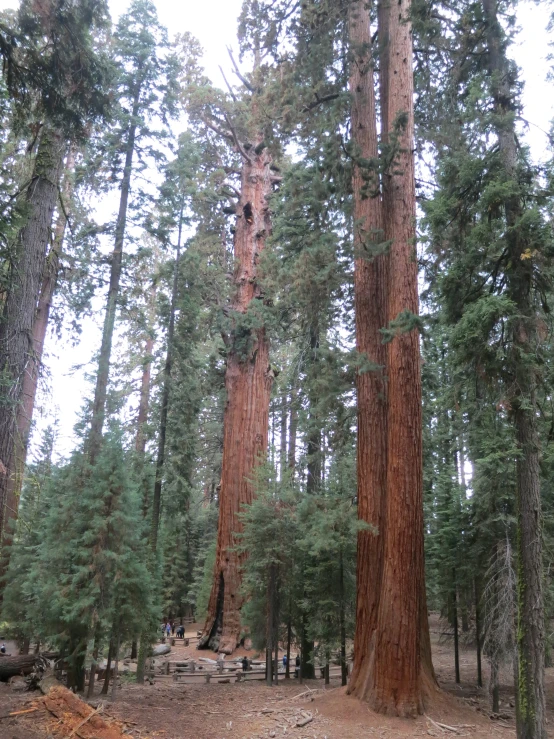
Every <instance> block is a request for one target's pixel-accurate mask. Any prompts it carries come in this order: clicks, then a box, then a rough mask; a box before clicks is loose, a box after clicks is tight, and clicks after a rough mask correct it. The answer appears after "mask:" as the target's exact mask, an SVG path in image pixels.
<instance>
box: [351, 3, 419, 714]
mask: <svg viewBox="0 0 554 739" xmlns="http://www.w3.org/2000/svg"><path fill="white" fill-rule="evenodd" d="M351 13H352V15H351V33H352V34H353V49H354V51H355V52H356V50H357V49H358V52H357V54H356V56H357V55H361V56H362V59H361V61H358V63H356V60H354V64H353V67H352V78H351V89H352V91H353V102H352V105H353V127H352V128H353V132H354V135H356V133H357V134H358V135H359V136H360V140H361V141H362V142H364V143H363V145H360V149H361V152H362V156H363V157H364V159H368V158H370V157H372V156H374V152H375V146H374V142H375V141H376V125H375V124H374V120H375V112H374V111H375V103H374V93H373V85H372V80H371V79H369V81H368V80H367V79H366V78H367V77H369V78H371V76H372V75H371V59H370V49H371V38H370V32H369V8H368V7H367V6H366V5H365V4H362V3H361V2H360V3H354V4H353V7H352V11H351ZM409 13H410V2H409V0H399V2H397V3H394V4H392V3H391V4H387V3H383V4H382V5H381V6H380V12H379V36H380V44H381V49H382V55H381V62H380V69H381V77H382V79H381V106H382V109H381V120H382V124H383V126H384V127H383V132H384V138H385V139H386V140H388V139H389V133H390V129H391V127H392V126H393V125H394V128H395V139H396V147H397V150H396V156H395V161H394V163H393V164H392V165H391V166H390V168H389V171H388V172H386V173H385V174H384V177H383V206H382V207H383V214H382V216H381V215H380V212H379V210H378V208H377V198H376V197H374V198H373V199H372V201H373V202H374V211H372V212H369V210H365V209H364V210H362V215H361V217H360V218H359V219H356V223H365V224H367V225H366V231H371V226H372V225H373V224H377V225H378V229H383V230H384V235H385V238H386V239H387V240H388V241H389V243H390V250H389V255H388V265H387V267H388V269H385V268H384V267H383V272H382V273H381V275H380V279H377V280H376V279H375V276H374V275H372V277H373V280H372V279H371V277H368V278H366V279H368V280H371V281H370V285H373V291H374V295H375V294H376V297H374V298H373V300H371V301H369V305H367V304H366V306H365V309H364V308H362V306H361V305H360V306H359V307H358V308H357V313H360V314H361V315H360V317H359V319H358V326H359V325H360V324H361V326H362V327H361V328H358V336H359V337H360V338H359V339H358V342H359V346H360V347H361V348H363V347H364V345H365V346H368V347H369V349H370V350H371V351H372V353H371V354H370V353H369V351H367V350H366V353H367V354H368V357H369V359H370V361H371V362H372V363H374V364H376V365H383V364H385V365H386V366H387V368H388V372H387V378H388V386H387V388H386V391H387V400H388V405H387V406H385V408H384V409H382V411H381V415H379V416H377V411H376V409H375V406H377V407H378V403H383V400H382V398H383V392H382V390H381V391H380V392H377V393H376V392H375V390H374V389H373V393H375V394H376V395H377V402H375V401H374V407H373V408H372V409H368V408H367V405H365V406H362V409H361V410H360V416H361V415H362V413H363V414H364V415H365V419H361V418H360V421H359V423H360V432H359V433H360V441H359V450H358V453H359V461H358V464H359V493H358V494H359V503H360V504H361V507H360V515H361V516H362V518H364V520H369V521H370V522H371V523H373V524H374V525H375V523H376V522H377V526H378V529H379V535H378V537H377V540H376V541H372V540H368V542H367V549H366V550H365V551H364V547H363V545H361V546H360V547H359V551H358V558H359V559H358V561H359V570H358V589H359V593H358V608H357V616H358V623H357V633H356V643H355V671H354V674H353V677H352V682H351V692H354V693H355V694H356V695H358V696H359V697H361V698H363V699H365V700H367V701H368V702H369V703H370V705H371V706H372V707H373V708H374V709H375V710H377V711H379V712H381V713H385V714H391V715H398V716H415V715H417V714H418V713H421V712H422V711H423V680H422V669H421V668H422V665H423V666H424V668H425V672H426V673H429V675H430V676H432V667H431V665H430V642H429V634H428V627H427V613H426V607H425V590H424V587H425V585H424V555H423V480H422V429H421V423H422V420H421V375H420V358H419V334H418V332H417V330H416V328H415V326H414V323H415V321H414V317H415V316H416V315H417V313H418V294H417V259H416V254H415V181H414V162H413V74H412V45H411V26H410V23H409ZM356 16H357V19H356ZM364 53H365V67H364V66H363V61H364ZM360 69H368V70H369V71H368V72H366V73H365V74H364V75H361V74H360ZM362 90H363V93H364V94H363V95H362ZM364 100H365V101H366V102H365V107H364V112H365V116H364V117H363V119H362V120H364V121H367V124H366V125H367V126H368V127H370V129H371V130H370V131H369V132H365V135H364V136H363V137H362V134H361V133H360V131H359V127H360V125H362V128H363V122H362V123H360V122H359V121H360V119H361V116H360V113H359V112H358V110H357V106H358V105H360V104H361V103H363V102H364ZM354 121H356V122H355V123H354ZM390 141H391V142H392V141H393V139H392V137H390ZM366 152H367V153H366ZM358 176H360V175H358ZM360 184H361V186H362V188H363V178H362V181H361V182H360V181H358V182H357V183H356V185H357V187H356V188H355V203H356V201H357V200H358V199H360V202H359V203H357V205H355V207H360V208H361V207H362V206H363V195H364V191H363V189H360ZM374 189H375V188H374ZM366 208H368V206H367V205H366ZM380 217H381V220H380V221H379V220H378V219H379V218H380ZM373 228H374V229H375V226H374V227H373ZM358 239H359V237H358ZM381 240H382V239H381ZM365 241H366V242H367V241H369V239H367V237H366V239H365ZM358 243H359V240H358ZM383 261H385V260H383ZM376 262H377V260H375V261H374V263H373V264H372V265H371V267H373V268H374V269H375V270H376V267H374V265H375V264H376ZM375 285H376V286H375ZM387 287H388V293H387V292H386V290H387ZM383 289H384V290H385V293H384V294H382V293H380V292H379V290H383ZM367 290H368V288H366V293H367ZM360 293H361V296H363V294H364V291H363V290H362V289H361V288H358V289H357V290H356V298H357V299H358V296H359V295H360ZM384 305H386V315H383V306H384ZM378 309H380V313H378V312H377V311H378ZM367 311H370V312H369V314H367V313H366V312H367ZM383 319H384V320H383ZM394 323H396V325H398V329H396V331H395V333H394V335H392V336H391V340H390V342H389V344H388V347H387V352H386V357H385V358H384V359H382V358H381V356H382V355H381V354H379V353H378V352H379V351H380V347H379V346H375V345H374V341H375V339H373V337H374V336H376V335H378V332H379V329H381V328H382V327H383V326H389V327H390V326H391V324H393V325H394ZM361 337H364V339H363V341H364V344H362V342H361V340H360V339H361ZM380 340H381V339H380V337H379V338H378V339H377V341H378V342H379V341H380ZM371 379H373V378H370V380H366V382H367V383H368V384H369V382H370V381H371ZM359 384H362V383H359ZM359 393H360V391H359ZM370 393H371V390H370V389H368V386H367V385H366V387H364V386H363V384H362V391H361V395H362V403H363V402H364V399H365V397H366V394H367V395H369V394H370ZM374 397H375V396H374ZM369 419H371V420H372V422H373V424H374V425H373V429H374V433H373V436H370V434H369V429H371V428H372V426H371V424H369V423H368V420H369ZM376 419H379V421H380V422H379V425H377V420H376ZM364 423H366V424H367V425H366V426H365V429H364ZM366 434H367V436H366ZM385 436H386V442H385V440H384V437H385ZM376 445H377V447H376ZM366 455H368V456H369V455H372V457H370V459H371V461H372V462H373V459H374V460H375V462H374V465H375V466H374V467H373V469H372V470H368V471H367V472H366V475H370V478H369V479H370V480H371V487H369V485H368V482H367V477H365V476H362V477H361V479H360V474H361V472H362V470H364V469H366V470H367V469H368V467H370V466H372V465H371V463H370V464H368V463H367V462H366V463H364V457H365V456H366ZM383 458H384V459H385V460H386V472H385V471H384V470H383V467H382V465H383V461H382V460H383ZM385 475H386V477H385ZM383 490H385V491H386V492H383Z"/></svg>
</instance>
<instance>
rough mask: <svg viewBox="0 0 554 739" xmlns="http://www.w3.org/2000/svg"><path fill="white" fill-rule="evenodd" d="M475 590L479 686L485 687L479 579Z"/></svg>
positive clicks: (475, 583)
mask: <svg viewBox="0 0 554 739" xmlns="http://www.w3.org/2000/svg"><path fill="white" fill-rule="evenodd" d="M474 590H475V641H476V642H477V685H478V686H479V687H480V688H482V687H483V669H482V661H481V598H480V596H479V590H478V586H477V578H475V580H474Z"/></svg>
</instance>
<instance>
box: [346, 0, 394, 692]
mask: <svg viewBox="0 0 554 739" xmlns="http://www.w3.org/2000/svg"><path fill="white" fill-rule="evenodd" d="M350 45H351V73H350V93H351V106H352V110H351V118H352V137H353V141H354V145H355V152H356V157H358V158H360V159H363V160H366V161H369V160H371V159H374V160H375V159H376V158H377V156H378V145H377V143H378V142H377V115H376V107H375V88H374V74H373V58H372V53H371V30H370V10H369V7H367V5H366V3H365V2H364V0H359V1H358V2H353V3H352V5H351V7H350ZM379 190H380V183H379V178H378V173H377V172H374V171H370V170H367V169H366V168H364V167H363V166H361V165H355V166H354V171H353V178H352V191H353V195H354V249H355V258H356V261H355V272H354V290H355V293H354V294H355V309H356V345H357V350H358V352H359V353H360V355H361V357H362V358H363V362H364V363H365V362H367V363H368V367H362V368H361V370H360V371H359V372H358V375H357V378H356V385H357V399H358V462H357V468H358V471H357V475H358V516H359V518H360V519H361V520H362V521H365V522H366V523H368V524H370V525H371V526H372V527H373V529H372V530H371V531H369V530H366V531H361V532H360V533H359V534H358V555H357V560H358V562H357V600H356V633H355V638H354V669H353V672H352V677H351V680H350V687H349V692H351V693H353V694H354V695H356V696H357V697H358V698H362V699H365V698H366V697H367V691H368V690H369V680H370V671H371V665H372V653H373V649H374V636H375V629H376V626H377V612H378V607H379V596H380V591H381V576H382V569H383V542H384V536H385V520H384V514H385V507H384V501H385V497H386V473H387V401H386V397H387V387H386V375H385V367H386V361H387V360H386V347H385V345H384V344H383V336H382V334H381V333H380V329H382V328H384V327H385V326H386V324H387V286H388V271H389V268H388V263H389V256H388V254H385V253H383V254H377V248H376V247H377V245H378V244H380V243H382V242H383V241H384V232H383V227H384V224H383V212H382V202H381V197H380V195H379Z"/></svg>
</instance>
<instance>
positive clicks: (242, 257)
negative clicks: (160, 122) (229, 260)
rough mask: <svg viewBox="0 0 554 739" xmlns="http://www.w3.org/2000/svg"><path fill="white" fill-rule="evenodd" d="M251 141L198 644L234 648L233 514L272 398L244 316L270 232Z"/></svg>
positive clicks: (263, 168) (263, 439)
mask: <svg viewBox="0 0 554 739" xmlns="http://www.w3.org/2000/svg"><path fill="white" fill-rule="evenodd" d="M260 148H262V147H259V146H256V147H252V148H251V149H250V150H249V151H250V156H249V158H248V159H245V161H244V163H243V169H242V182H241V198H240V202H239V204H238V211H237V224H236V231H235V241H234V250H235V273H234V282H235V286H236V293H235V297H234V300H233V304H232V311H233V314H234V316H235V326H234V329H233V336H232V338H231V343H230V349H229V354H228V358H227V369H226V374H225V388H226V391H227V401H226V406H225V414H224V420H223V460H222V472H221V490H220V494H219V524H218V532H217V549H216V561H215V569H214V581H213V586H212V592H211V596H210V602H209V606H208V615H207V618H206V624H205V626H204V631H203V634H202V638H201V639H200V642H199V644H198V647H199V648H200V649H202V648H211V649H214V650H219V651H220V652H223V653H225V654H231V653H232V652H233V651H234V649H235V648H236V647H237V645H238V643H239V638H240V608H241V596H240V584H241V574H240V568H241V562H242V558H243V556H244V555H242V554H239V553H238V552H237V551H236V550H234V547H235V545H236V543H237V541H236V534H237V533H238V532H240V530H241V524H240V520H239V518H238V514H239V512H240V510H241V507H242V506H243V505H245V504H248V503H251V502H252V498H253V493H254V490H253V484H252V478H253V476H254V474H255V468H256V466H257V464H259V462H260V461H261V460H262V459H263V455H264V453H265V451H266V449H267V437H268V422H269V399H270V393H271V385H272V382H273V372H272V371H271V367H270V364H269V342H268V339H267V336H266V333H265V330H264V327H263V325H260V326H259V327H257V328H256V327H252V323H253V322H250V321H249V322H248V326H247V325H246V323H245V322H244V316H245V314H246V313H247V312H251V311H252V307H253V306H252V303H253V301H255V300H257V299H259V298H261V294H260V287H259V282H258V269H259V266H258V262H259V256H260V254H261V252H262V250H263V248H264V246H265V241H266V237H267V236H268V235H269V232H270V228H271V220H270V214H269V207H268V196H269V194H270V192H271V173H270V162H271V158H270V155H269V153H268V152H267V150H266V149H263V151H261V152H260V153H257V152H258V151H259V149H260Z"/></svg>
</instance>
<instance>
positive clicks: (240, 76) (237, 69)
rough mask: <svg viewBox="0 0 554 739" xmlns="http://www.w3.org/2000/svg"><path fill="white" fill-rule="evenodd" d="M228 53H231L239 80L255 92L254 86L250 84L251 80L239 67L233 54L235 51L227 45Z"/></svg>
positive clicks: (232, 62)
mask: <svg viewBox="0 0 554 739" xmlns="http://www.w3.org/2000/svg"><path fill="white" fill-rule="evenodd" d="M227 53H228V54H229V57H230V59H231V64H232V65H233V68H234V70H235V74H236V75H237V77H238V78H239V80H240V81H241V82H242V84H243V85H244V86H245V87H246V89H247V90H249V91H250V92H252V93H253V92H254V88H253V87H252V85H251V84H250V82H248V80H247V79H246V78H245V77H244V76H243V75H242V74H241V72H240V69H239V68H238V65H237V63H236V61H235V58H234V56H233V52H232V51H231V47H230V46H228V47H227Z"/></svg>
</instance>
